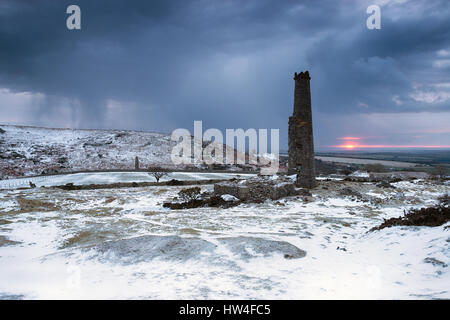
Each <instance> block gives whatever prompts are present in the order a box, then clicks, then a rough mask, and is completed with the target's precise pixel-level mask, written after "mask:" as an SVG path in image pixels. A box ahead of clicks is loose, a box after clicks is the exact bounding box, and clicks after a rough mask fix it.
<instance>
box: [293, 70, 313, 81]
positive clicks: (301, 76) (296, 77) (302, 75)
mask: <svg viewBox="0 0 450 320" xmlns="http://www.w3.org/2000/svg"><path fill="white" fill-rule="evenodd" d="M300 79H301V80H311V77H310V76H309V72H308V71H305V72H300V73H297V72H296V73H295V74H294V80H300Z"/></svg>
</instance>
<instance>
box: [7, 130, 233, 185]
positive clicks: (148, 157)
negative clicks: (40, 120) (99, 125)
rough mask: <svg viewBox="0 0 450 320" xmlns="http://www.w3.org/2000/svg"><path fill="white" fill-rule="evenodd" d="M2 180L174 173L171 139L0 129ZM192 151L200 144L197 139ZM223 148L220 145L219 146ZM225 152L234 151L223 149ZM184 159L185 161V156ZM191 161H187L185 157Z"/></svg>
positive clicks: (135, 134)
mask: <svg viewBox="0 0 450 320" xmlns="http://www.w3.org/2000/svg"><path fill="white" fill-rule="evenodd" d="M0 129H2V130H3V131H4V132H3V131H0V179H2V177H3V178H14V177H21V176H32V175H43V174H53V173H64V172H74V171H85V170H91V171H93V170H97V171H100V170H105V169H106V170H109V169H116V170H117V169H125V170H128V169H134V167H135V157H136V156H137V157H138V158H139V164H140V168H148V167H149V166H164V167H169V168H175V166H174V165H173V164H172V160H171V151H172V148H173V147H174V146H175V145H176V144H177V143H178V142H176V141H172V140H171V135H170V134H164V133H156V132H144V131H124V130H81V129H50V128H39V127H28V126H10V125H1V124H0ZM194 144H195V145H196V146H200V145H202V142H201V141H200V140H198V139H196V140H195V141H194ZM221 147H222V145H221ZM226 148H227V150H232V148H230V147H228V146H226ZM186 157H187V156H186ZM187 159H189V160H191V159H190V157H189V158H187Z"/></svg>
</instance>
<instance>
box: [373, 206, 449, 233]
mask: <svg viewBox="0 0 450 320" xmlns="http://www.w3.org/2000/svg"><path fill="white" fill-rule="evenodd" d="M448 221H450V208H449V207H448V206H444V205H438V206H434V207H429V208H421V209H411V210H410V211H409V212H408V213H405V215H404V216H403V217H398V218H391V219H387V220H384V222H383V223H382V224H380V225H379V226H378V227H374V228H372V229H371V230H370V231H375V230H381V229H383V228H388V227H392V226H427V227H437V226H441V225H443V224H445V223H447V222H448Z"/></svg>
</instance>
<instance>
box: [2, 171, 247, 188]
mask: <svg viewBox="0 0 450 320" xmlns="http://www.w3.org/2000/svg"><path fill="white" fill-rule="evenodd" d="M252 176H255V174H247V173H215V172H169V173H168V174H167V175H166V176H164V177H162V178H161V179H160V181H161V182H163V181H169V180H172V179H176V180H180V181H186V180H215V179H233V178H246V177H252ZM30 181H31V182H32V183H34V184H35V185H36V186H38V187H42V186H46V187H49V186H61V185H65V184H66V183H73V184H76V185H87V184H110V183H118V182H155V181H156V179H155V178H154V177H153V176H152V175H149V174H148V173H146V172H95V173H72V174H62V175H55V176H40V177H32V178H17V179H8V180H0V189H15V188H23V187H28V186H29V182H30Z"/></svg>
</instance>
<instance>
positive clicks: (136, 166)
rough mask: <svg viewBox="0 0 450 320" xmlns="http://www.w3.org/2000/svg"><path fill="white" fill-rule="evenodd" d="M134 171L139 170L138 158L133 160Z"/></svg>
mask: <svg viewBox="0 0 450 320" xmlns="http://www.w3.org/2000/svg"><path fill="white" fill-rule="evenodd" d="M134 170H139V158H138V157H137V156H136V158H134Z"/></svg>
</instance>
